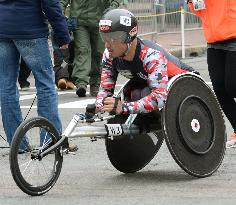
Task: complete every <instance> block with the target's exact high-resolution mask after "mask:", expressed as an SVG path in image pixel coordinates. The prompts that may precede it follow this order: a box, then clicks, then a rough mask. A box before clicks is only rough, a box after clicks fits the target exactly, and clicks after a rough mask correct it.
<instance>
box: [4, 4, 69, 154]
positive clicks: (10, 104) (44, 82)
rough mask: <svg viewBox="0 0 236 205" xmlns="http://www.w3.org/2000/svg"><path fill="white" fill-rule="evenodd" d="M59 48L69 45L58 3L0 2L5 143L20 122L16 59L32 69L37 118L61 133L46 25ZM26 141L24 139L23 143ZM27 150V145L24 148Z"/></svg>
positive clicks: (10, 139) (64, 20) (10, 140)
mask: <svg viewBox="0 0 236 205" xmlns="http://www.w3.org/2000/svg"><path fill="white" fill-rule="evenodd" d="M47 20H48V21H49V22H50V24H51V26H52V28H53V29H54V31H55V33H56V35H57V38H58V41H59V42H60V46H61V48H62V49H65V48H67V47H68V44H69V42H70V37H69V32H68V29H67V24H66V19H65V17H64V16H63V14H62V12H61V7H60V3H59V1H58V0H50V1H49V0H33V1H25V0H1V1H0V28H1V29H0V62H1V63H0V73H1V75H0V82H4V83H1V84H0V103H1V114H2V121H3V127H4V130H5V133H6V136H7V141H8V143H9V144H11V142H12V137H13V135H14V132H15V130H16V129H17V127H18V126H19V125H20V123H21V122H22V113H21V110H20V105H19V91H18V88H17V85H16V82H17V77H18V72H19V61H20V56H21V57H22V59H24V61H25V63H26V64H27V65H28V66H29V68H30V69H31V70H32V73H33V75H34V78H35V85H36V89H37V99H38V102H37V107H38V109H37V111H38V115H40V116H43V117H45V118H47V119H48V120H50V121H51V122H52V123H53V124H54V125H55V127H56V128H57V129H58V130H59V131H60V132H61V130H62V125H61V121H60V119H59V115H58V101H57V93H56V90H55V86H54V73H53V69H52V62H51V57H50V52H49V46H48V23H47ZM26 141H27V140H26ZM27 147H28V148H29V147H30V145H27V146H26V147H24V149H27Z"/></svg>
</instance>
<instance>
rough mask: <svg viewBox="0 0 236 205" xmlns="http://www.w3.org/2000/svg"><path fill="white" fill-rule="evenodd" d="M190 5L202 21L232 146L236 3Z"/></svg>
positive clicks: (211, 0)
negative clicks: (229, 127)
mask: <svg viewBox="0 0 236 205" xmlns="http://www.w3.org/2000/svg"><path fill="white" fill-rule="evenodd" d="M188 4H189V7H190V9H191V10H192V12H193V13H195V14H196V15H197V16H199V17H200V18H201V20H202V24H203V29H204V34H205V37H206V40H207V43H208V48H207V63H208V71H209V75H210V78H211V81H212V86H213V89H214V91H215V94H216V96H217V98H218V100H219V103H220V105H221V107H222V110H223V111H224V113H225V115H226V117H227V118H228V120H229V121H230V123H231V125H232V127H233V129H234V134H232V135H231V137H230V139H229V141H228V142H227V147H232V146H235V145H236V102H235V100H234V98H235V97H236V81H235V75H236V68H235V67H236V18H235V16H236V9H235V8H236V1H229V0H221V1H215V0H198V1H197V0H190V1H188Z"/></svg>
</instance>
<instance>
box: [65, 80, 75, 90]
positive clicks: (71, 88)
mask: <svg viewBox="0 0 236 205" xmlns="http://www.w3.org/2000/svg"><path fill="white" fill-rule="evenodd" d="M66 87H67V89H69V90H74V89H75V85H74V83H72V82H71V81H67V82H66Z"/></svg>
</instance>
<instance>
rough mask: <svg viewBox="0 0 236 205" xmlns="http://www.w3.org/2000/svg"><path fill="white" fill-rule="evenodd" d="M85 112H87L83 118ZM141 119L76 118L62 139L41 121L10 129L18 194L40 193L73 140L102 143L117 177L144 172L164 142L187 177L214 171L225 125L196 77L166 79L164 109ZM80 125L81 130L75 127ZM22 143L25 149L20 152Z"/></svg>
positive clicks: (50, 181) (220, 155) (55, 175)
mask: <svg viewBox="0 0 236 205" xmlns="http://www.w3.org/2000/svg"><path fill="white" fill-rule="evenodd" d="M126 87H127V83H126V84H125V85H124V86H123V87H122V88H121V89H120V90H119V91H118V94H117V95H116V97H119V98H121V99H123V98H124V89H125V88H126ZM91 110H92V108H91V107H88V111H89V113H91V112H90V111H91ZM143 117H144V118H143ZM145 117H146V116H142V114H130V115H128V116H122V115H111V114H101V113H97V114H93V115H91V116H88V115H85V114H82V113H77V114H75V115H74V116H73V118H72V120H71V121H70V123H69V124H68V126H67V127H66V129H65V130H64V132H63V133H62V135H60V134H59V132H58V131H57V130H56V129H55V128H54V126H53V125H52V124H51V123H50V122H49V121H48V120H46V119H45V118H42V117H34V118H31V119H28V120H26V121H24V122H23V123H22V124H21V125H20V126H19V127H18V129H17V130H16V132H15V135H14V139H13V142H12V145H11V149H10V168H11V173H12V176H13V178H14V180H15V182H16V184H17V185H18V187H19V188H20V189H21V190H22V191H23V192H25V193H27V194H29V195H33V196H37V195H42V194H44V193H46V192H47V191H49V190H50V189H51V188H52V187H53V186H54V184H55V183H56V181H57V179H58V177H59V175H60V172H61V168H62V163H63V153H64V151H65V149H64V147H66V146H67V145H68V139H69V138H76V137H85V138H89V139H92V140H97V139H104V140H105V146H106V151H107V155H108V158H109V160H110V162H111V164H112V165H113V166H114V167H115V168H116V169H117V170H119V171H120V172H123V173H133V172H137V171H139V170H141V169H142V168H143V167H145V166H146V165H147V164H148V163H149V162H150V161H151V160H152V159H153V157H154V156H155V155H156V154H157V152H158V151H159V149H160V147H161V145H162V143H163V140H164V139H165V141H166V144H167V147H168V149H169V151H170V153H171V155H172V157H173V158H174V160H175V161H176V162H177V164H178V165H179V166H180V167H181V168H182V169H183V170H184V171H185V172H187V173H188V174H190V175H192V176H195V177H207V176H210V175H211V174H213V173H214V172H215V171H216V170H217V169H218V168H219V166H220V164H221V162H222V160H223V158H224V154H225V141H226V137H225V135H226V130H225V124H224V120H223V115H222V112H221V109H220V107H219V104H218V101H217V100H216V97H215V95H214V93H213V91H212V90H211V89H210V88H209V87H208V85H207V84H206V83H205V82H204V80H203V79H202V78H201V77H200V76H199V75H197V74H195V73H191V72H189V73H185V74H180V75H177V76H174V77H173V78H171V79H170V81H169V83H168V96H167V100H166V103H165V106H164V108H163V109H162V110H161V111H158V112H157V113H156V114H155V116H152V117H151V120H147V122H148V123H145V122H146V118H145ZM149 117H150V116H149ZM143 119H144V120H143ZM154 119H156V120H154ZM105 121H107V123H98V124H100V125H96V122H105ZM81 123H85V124H86V125H85V126H79V124H81ZM25 141H26V142H27V144H28V145H27V146H25V148H22V147H24V146H23V144H24V143H25ZM29 145H30V146H29Z"/></svg>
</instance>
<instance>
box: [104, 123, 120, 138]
mask: <svg viewBox="0 0 236 205" xmlns="http://www.w3.org/2000/svg"><path fill="white" fill-rule="evenodd" d="M105 128H106V130H107V134H108V136H119V135H122V134H123V128H122V126H121V125H120V124H106V125H105Z"/></svg>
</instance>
